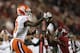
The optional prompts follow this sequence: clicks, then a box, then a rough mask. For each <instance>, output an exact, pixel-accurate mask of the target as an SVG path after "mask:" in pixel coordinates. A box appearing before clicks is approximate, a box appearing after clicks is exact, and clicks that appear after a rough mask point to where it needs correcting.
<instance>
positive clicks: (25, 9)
mask: <svg viewBox="0 0 80 53" xmlns="http://www.w3.org/2000/svg"><path fill="white" fill-rule="evenodd" d="M31 14H32V13H31V9H30V8H29V6H27V5H20V6H19V7H18V8H17V15H31Z"/></svg>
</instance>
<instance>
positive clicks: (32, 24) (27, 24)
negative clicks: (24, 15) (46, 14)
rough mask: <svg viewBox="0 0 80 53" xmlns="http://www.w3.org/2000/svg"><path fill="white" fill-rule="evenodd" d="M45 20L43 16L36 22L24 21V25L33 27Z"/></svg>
mask: <svg viewBox="0 0 80 53" xmlns="http://www.w3.org/2000/svg"><path fill="white" fill-rule="evenodd" d="M43 20H44V18H43V17H42V18H40V19H39V20H37V22H35V23H34V22H30V21H27V22H25V23H24V26H32V27H34V26H37V25H39V24H40V23H41V22H42V21H43Z"/></svg>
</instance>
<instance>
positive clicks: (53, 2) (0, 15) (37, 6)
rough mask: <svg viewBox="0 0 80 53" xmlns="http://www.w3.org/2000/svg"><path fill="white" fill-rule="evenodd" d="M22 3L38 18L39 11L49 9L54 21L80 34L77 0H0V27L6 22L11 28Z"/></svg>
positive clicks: (78, 4) (79, 4)
mask: <svg viewBox="0 0 80 53" xmlns="http://www.w3.org/2000/svg"><path fill="white" fill-rule="evenodd" d="M22 3H25V4H26V5H28V6H30V8H31V9H32V13H33V15H34V17H38V18H40V16H39V14H40V13H44V12H46V11H50V12H51V13H52V14H53V18H54V20H55V21H56V22H61V23H63V24H65V25H66V26H68V28H69V29H70V31H71V32H72V33H74V34H77V35H79V34H80V23H79V20H80V12H79V11H80V7H79V6H80V1H79V0H0V29H1V26H2V25H5V23H6V25H9V24H11V25H12V26H13V27H10V26H9V27H10V28H11V30H13V28H14V21H15V19H16V17H17V14H16V8H17V6H18V5H19V4H22ZM7 22H8V23H7ZM9 22H10V23H9ZM7 27H8V26H7ZM10 28H9V30H10Z"/></svg>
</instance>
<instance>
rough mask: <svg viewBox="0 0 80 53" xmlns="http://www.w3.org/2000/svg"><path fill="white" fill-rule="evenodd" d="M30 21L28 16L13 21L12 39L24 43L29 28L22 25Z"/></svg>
mask: <svg viewBox="0 0 80 53" xmlns="http://www.w3.org/2000/svg"><path fill="white" fill-rule="evenodd" d="M29 19H30V17H29V16H18V17H17V19H16V21H15V30H14V33H13V37H14V38H19V39H21V40H23V41H24V39H25V37H26V35H27V32H28V29H29V27H24V23H25V22H27V21H28V20H29Z"/></svg>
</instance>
